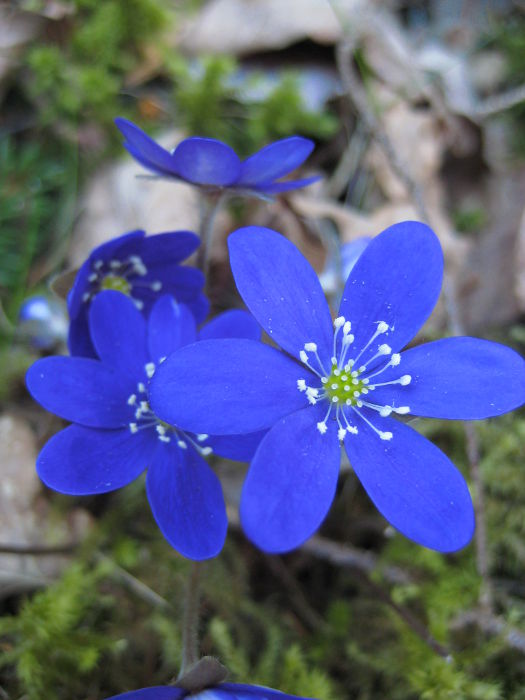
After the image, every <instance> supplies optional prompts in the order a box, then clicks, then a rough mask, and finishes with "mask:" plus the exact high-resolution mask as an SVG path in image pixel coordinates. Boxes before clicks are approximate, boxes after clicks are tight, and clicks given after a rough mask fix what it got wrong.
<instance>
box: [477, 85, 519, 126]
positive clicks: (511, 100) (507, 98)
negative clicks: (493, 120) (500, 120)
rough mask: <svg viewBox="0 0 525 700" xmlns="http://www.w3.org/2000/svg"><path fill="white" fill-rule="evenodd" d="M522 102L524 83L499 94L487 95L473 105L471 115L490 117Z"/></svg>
mask: <svg viewBox="0 0 525 700" xmlns="http://www.w3.org/2000/svg"><path fill="white" fill-rule="evenodd" d="M522 102H525V85H520V86H519V87H516V88H512V90H508V91H507V92H504V93H502V94H501V95H493V96H492V97H487V99H486V100H483V102H481V103H480V104H479V105H477V106H476V107H475V109H474V113H473V115H472V116H474V117H480V118H484V117H490V116H491V115H493V114H498V113H499V112H504V111H505V110H507V109H511V108H512V107H515V106H516V105H519V104H521V103H522Z"/></svg>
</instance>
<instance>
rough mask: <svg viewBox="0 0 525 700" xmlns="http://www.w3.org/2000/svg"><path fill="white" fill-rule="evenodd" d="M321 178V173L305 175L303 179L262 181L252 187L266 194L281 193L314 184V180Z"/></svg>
mask: <svg viewBox="0 0 525 700" xmlns="http://www.w3.org/2000/svg"><path fill="white" fill-rule="evenodd" d="M320 179H321V176H320V175H313V176H312V177H304V178H302V179H301V180H285V181H284V182H261V183H259V184H258V185H254V186H253V188H252V189H254V190H257V191H258V192H264V193H266V194H279V193H281V192H288V191H289V190H298V189H299V188H300V187H307V186H308V185H312V184H313V183H314V182H318V181H319V180H320Z"/></svg>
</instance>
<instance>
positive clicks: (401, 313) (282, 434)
mask: <svg viewBox="0 0 525 700" xmlns="http://www.w3.org/2000/svg"><path fill="white" fill-rule="evenodd" d="M229 246H230V258H231V265H232V270H233V274H234V277H235V281H236V283H237V287H238V289H239V292H240V293H241V296H242V297H243V299H244V301H245V302H246V304H247V306H248V308H249V309H250V310H251V312H252V313H253V315H254V316H255V318H256V319H257V320H258V321H259V323H260V324H261V325H262V326H263V328H264V329H265V330H266V332H267V333H268V335H269V336H270V338H271V339H272V341H273V342H274V343H276V344H278V345H280V346H281V348H282V349H283V350H284V351H285V352H280V351H279V350H276V349H275V348H274V347H269V346H268V345H265V344H262V343H257V342H253V341H249V340H213V341H211V340H210V341H204V342H203V343H200V344H198V345H194V346H193V347H191V348H190V347H188V348H183V349H182V350H180V351H178V352H177V353H174V354H173V355H172V356H171V357H170V358H169V360H168V361H167V362H166V363H165V364H164V365H163V366H162V367H161V368H160V370H159V372H158V375H157V376H156V377H155V378H154V381H153V382H152V386H151V401H152V405H153V407H154V410H155V411H156V413H157V415H159V416H161V417H162V418H163V419H164V420H168V421H170V422H175V423H177V424H180V425H181V426H183V427H185V428H186V429H189V430H191V429H193V426H196V425H202V426H203V428H202V429H205V430H208V431H209V432H214V433H224V434H229V433H242V432H243V431H246V432H248V431H254V430H261V429H264V428H270V430H269V432H268V434H267V435H266V436H265V438H264V439H263V440H262V442H261V444H260V445H259V447H258V449H257V452H256V453H255V456H254V458H253V460H252V463H251V466H250V469H249V471H248V475H247V478H246V481H245V484H244V488H243V493H242V499H241V521H242V524H243V527H244V529H245V531H246V533H247V535H248V537H249V538H250V539H251V540H252V541H253V542H254V543H255V544H257V545H258V546H259V547H260V548H261V549H263V550H265V551H269V552H282V551H287V550H290V549H292V548H294V547H296V546H298V545H299V544H301V543H302V542H303V541H304V540H305V539H306V538H307V537H309V536H310V535H311V534H312V533H313V532H315V530H316V529H317V528H318V527H319V525H320V523H321V522H322V520H323V518H324V517H325V515H326V513H327V511H328V509H329V507H330V504H331V502H332V500H333V497H334V494H335V488H336V483H337V477H338V472H339V463H340V449H339V443H340V442H343V443H344V446H345V449H346V451H347V454H348V457H349V459H350V463H351V464H352V466H353V468H354V471H355V473H356V475H357V476H358V477H359V479H360V481H361V483H362V484H363V486H364V488H365V489H366V491H367V492H368V494H369V496H370V498H371V499H372V501H373V502H374V503H375V505H376V507H377V508H378V509H379V510H380V511H381V513H382V514H383V515H384V516H385V517H386V518H387V519H388V520H389V521H390V522H391V523H392V525H394V527H396V528H397V529H398V530H399V531H401V532H402V533H403V534H404V535H406V536H407V537H409V538H411V539H413V540H414V541H416V542H418V543H420V544H422V545H425V546H427V547H430V548H433V549H436V550H440V551H444V552H450V551H454V550H457V549H459V548H461V547H463V546H464V545H466V544H467V542H468V541H469V540H470V538H471V536H472V532H473V528H474V514H473V508H472V503H471V499H470V495H469V492H468V489H467V486H466V483H465V481H464V479H463V477H462V476H461V474H460V473H459V472H458V471H457V469H456V468H455V467H454V465H453V464H452V463H451V462H450V461H449V459H448V458H447V457H446V456H445V455H444V454H443V453H442V452H441V451H440V450H439V449H438V448H437V447H435V446H434V445H433V444H432V443H430V442H429V441H428V440H426V439H425V438H424V437H422V436H421V435H420V434H419V433H417V432H416V431H415V430H413V429H412V428H411V427H409V426H408V425H406V424H404V423H402V422H400V421H398V420H394V419H393V417H392V416H393V415H396V414H398V415H405V414H409V413H410V414H414V415H424V416H429V417H440V418H461V419H479V418H486V417H488V416H495V415H499V414H501V413H504V412H506V411H509V410H512V409H514V408H516V407H517V406H520V405H521V404H522V403H523V402H524V400H525V363H524V361H523V360H522V358H521V357H520V356H519V355H517V354H516V353H515V352H514V351H512V350H510V349H509V348H506V347H504V346H502V345H499V344H496V343H491V342H487V341H484V340H477V339H474V338H448V339H444V340H439V341H436V342H433V343H428V344H427V345H421V346H418V347H416V348H413V349H411V350H408V351H407V352H406V353H403V354H400V352H399V351H400V350H401V349H402V348H404V347H405V345H406V344H407V343H408V342H409V341H410V340H411V339H412V338H413V336H414V335H415V334H416V333H417V332H418V330H419V329H420V327H421V326H422V325H423V323H424V322H425V321H426V319H427V318H428V316H429V315H430V313H431V312H432V309H433V308H434V305H435V303H436V301H437V299H438V296H439V293H440V288H441V281H442V273H443V255H442V251H441V247H440V244H439V241H438V239H437V237H436V236H435V234H434V233H433V232H432V231H431V230H430V229H429V228H428V227H427V226H425V225H424V224H420V223H417V222H404V223H401V224H397V225H395V226H392V227H390V228H389V229H387V230H386V231H384V232H383V233H382V234H380V235H379V236H377V237H376V238H375V239H374V240H373V241H372V242H371V243H370V244H369V245H368V247H367V248H366V250H365V251H364V252H363V253H362V255H361V256H360V258H359V260H358V261H357V263H356V265H355V267H354V268H353V270H352V271H351V273H350V276H349V278H348V280H347V283H346V286H345V290H344V293H343V298H342V301H341V305H340V309H339V315H338V317H337V319H336V320H335V322H332V318H331V315H330V311H329V308H328V305H327V303H326V300H325V298H324V295H323V292H322V289H321V286H320V284H319V281H318V278H317V276H316V274H315V272H314V270H313V269H312V267H311V266H310V264H309V263H308V262H307V261H306V260H305V258H304V257H303V256H302V255H301V254H300V253H299V251H298V250H297V248H295V246H294V245H292V244H291V243H290V242H289V241H287V240H286V239H285V238H284V237H282V236H280V235H279V234H278V233H276V232H275V231H270V230H268V229H262V228H257V227H249V228H247V229H241V230H239V231H237V232H235V233H233V234H232V235H231V236H230V238H229ZM188 393H191V394H192V397H193V398H192V401H191V402H190V403H188V402H184V401H182V399H181V397H182V396H185V395H187V394H188Z"/></svg>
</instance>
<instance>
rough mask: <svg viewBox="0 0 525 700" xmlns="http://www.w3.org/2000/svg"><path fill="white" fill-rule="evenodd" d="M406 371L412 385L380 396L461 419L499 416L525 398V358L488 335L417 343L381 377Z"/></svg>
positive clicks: (416, 410)
mask: <svg viewBox="0 0 525 700" xmlns="http://www.w3.org/2000/svg"><path fill="white" fill-rule="evenodd" d="M404 374H408V375H410V376H411V377H412V380H411V382H410V384H409V385H408V386H400V385H399V384H394V385H391V386H385V387H381V388H378V389H376V390H375V392H374V400H376V401H379V402H380V403H382V402H384V403H386V404H389V405H396V406H400V405H408V406H409V407H410V413H412V414H413V415H416V416H427V417H428V418H451V419H461V420H476V419H481V418H489V417H490V416H498V415H500V414H502V413H506V412H507V411H512V410H514V409H515V408H518V407H519V406H521V405H522V404H523V403H524V402H525V361H524V360H523V358H522V357H521V356H520V355H518V353H517V352H514V350H512V349H511V348H508V347H506V346H505V345H500V344H499V343H492V342H490V341H488V340H480V339H479V338H468V337H462V338H443V339H442V340H435V341H434V342H432V343H425V344H424V345H419V346H418V347H415V348H411V349H410V350H407V351H406V352H404V353H403V354H402V356H401V364H400V365H399V367H396V368H391V369H389V370H387V371H385V372H384V373H383V374H381V381H382V382H387V381H391V380H393V379H395V378H397V377H399V376H401V375H404ZM378 379H379V378H378Z"/></svg>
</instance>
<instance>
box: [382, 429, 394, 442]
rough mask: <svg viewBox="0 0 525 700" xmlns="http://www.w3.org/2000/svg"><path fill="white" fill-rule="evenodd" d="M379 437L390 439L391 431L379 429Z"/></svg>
mask: <svg viewBox="0 0 525 700" xmlns="http://www.w3.org/2000/svg"><path fill="white" fill-rule="evenodd" d="M379 437H380V438H381V440H391V439H392V437H393V435H392V433H389V432H388V431H386V432H385V431H383V430H380V431H379Z"/></svg>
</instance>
